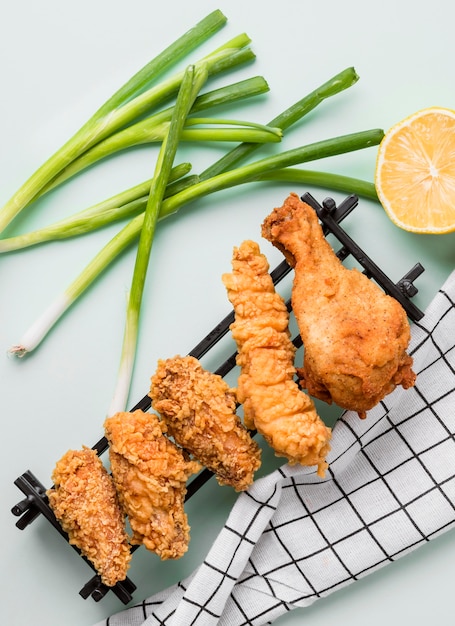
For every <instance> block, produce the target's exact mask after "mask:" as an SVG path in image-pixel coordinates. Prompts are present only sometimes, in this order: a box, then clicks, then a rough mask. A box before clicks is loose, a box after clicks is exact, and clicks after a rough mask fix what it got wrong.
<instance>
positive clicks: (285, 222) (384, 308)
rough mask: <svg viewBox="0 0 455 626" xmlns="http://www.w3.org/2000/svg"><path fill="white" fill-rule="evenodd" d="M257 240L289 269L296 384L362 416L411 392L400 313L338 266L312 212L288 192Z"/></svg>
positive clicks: (390, 301) (369, 285)
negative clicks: (299, 358)
mask: <svg viewBox="0 0 455 626" xmlns="http://www.w3.org/2000/svg"><path fill="white" fill-rule="evenodd" d="M262 235H263V236H264V237H265V238H266V239H268V240H269V241H270V242H272V244H274V245H275V246H276V247H277V248H278V249H279V250H281V251H282V252H283V254H284V255H285V258H286V259H287V261H288V263H289V264H290V265H291V266H292V267H293V268H294V270H295V273H294V284H293V291H292V308H293V310H294V313H295V316H296V319H297V323H298V326H299V330H300V334H301V337H302V340H303V344H304V363H303V368H301V369H299V370H298V374H299V376H300V377H301V380H302V386H303V387H304V388H306V389H307V390H308V392H309V393H310V394H311V395H312V396H313V397H316V398H320V399H321V400H325V401H326V402H328V403H331V402H335V403H336V404H337V405H338V406H340V407H342V408H345V409H351V410H353V411H356V412H357V413H358V414H359V416H360V417H362V418H363V417H365V416H366V411H368V410H369V409H371V408H372V407H374V406H375V405H376V404H377V403H378V402H379V401H380V400H382V399H383V398H384V396H386V395H387V394H389V393H390V392H391V391H393V390H394V389H395V387H396V386H397V385H402V386H403V387H404V388H405V389H407V388H409V387H411V386H413V384H414V382H415V374H414V372H413V371H412V358H411V357H410V356H409V355H408V354H407V353H406V349H407V347H408V344H409V340H410V328H409V322H408V319H407V316H406V313H405V311H404V309H403V307H402V306H401V305H400V303H399V302H397V300H395V299H394V298H392V297H390V296H388V295H386V294H384V293H383V291H382V290H381V289H380V288H379V287H378V286H377V285H376V284H375V283H373V282H372V281H371V280H369V279H368V278H367V277H366V276H365V275H364V274H362V273H361V272H359V271H358V270H357V269H347V268H345V267H344V266H343V265H342V263H341V261H340V260H339V259H338V257H337V256H336V254H335V253H334V251H333V249H332V248H331V246H330V245H329V243H328V242H327V241H326V239H325V237H324V235H323V232H322V228H321V226H320V224H319V220H318V218H317V214H316V212H315V211H314V209H312V208H311V207H310V206H309V205H308V204H306V203H304V202H302V201H301V200H300V198H299V197H298V196H297V195H296V194H291V195H290V196H289V197H288V198H287V199H286V201H285V202H284V204H283V206H282V207H280V208H276V209H275V210H274V211H273V212H272V213H271V214H270V215H269V216H268V217H267V218H266V219H265V220H264V223H263V225H262Z"/></svg>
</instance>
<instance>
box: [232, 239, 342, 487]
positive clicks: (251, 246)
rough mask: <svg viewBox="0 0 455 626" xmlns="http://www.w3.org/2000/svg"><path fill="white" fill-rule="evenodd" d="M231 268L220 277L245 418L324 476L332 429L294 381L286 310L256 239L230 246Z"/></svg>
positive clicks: (293, 459)
mask: <svg viewBox="0 0 455 626" xmlns="http://www.w3.org/2000/svg"><path fill="white" fill-rule="evenodd" d="M232 268H233V272H232V273H230V274H224V275H223V282H224V285H225V286H226V289H227V294H228V298H229V300H230V301H231V303H232V305H233V307H234V311H235V321H234V323H233V324H232V325H231V331H232V335H233V337H234V340H235V341H236V343H237V347H238V356H237V363H238V365H239V366H240V368H241V370H240V375H239V379H238V387H237V399H238V401H239V402H240V403H242V404H243V409H244V415H245V423H246V425H247V426H248V427H250V428H256V429H257V430H258V432H260V433H261V434H262V436H263V437H264V438H265V440H266V441H267V442H268V443H269V445H270V446H271V447H272V448H273V449H274V450H275V452H276V454H277V456H284V457H286V458H287V459H288V461H289V462H290V463H300V464H302V465H309V466H311V465H316V466H317V472H318V474H319V475H320V476H323V475H324V472H325V469H326V468H327V463H326V461H325V457H326V455H327V453H328V451H329V449H330V445H329V440H330V436H331V431H330V429H329V428H327V427H326V426H325V424H324V423H323V421H322V420H321V419H320V417H319V416H318V414H317V412H316V409H315V406H314V404H313V402H312V400H311V398H309V397H308V396H307V395H306V394H305V393H304V392H303V391H302V390H301V389H299V387H298V385H297V383H296V382H295V381H294V375H295V368H294V364H293V362H294V356H295V348H294V345H293V344H292V341H291V339H290V333H289V329H288V323H289V314H288V311H287V308H286V304H285V302H284V301H283V299H282V298H281V296H280V295H279V294H278V293H277V292H276V291H275V287H274V285H273V281H272V278H271V276H270V274H269V273H268V270H269V264H268V261H267V259H266V257H265V256H264V255H263V254H262V253H261V252H260V249H259V246H258V244H257V243H255V242H253V241H244V242H243V243H242V244H241V246H240V247H239V248H234V254H233V260H232Z"/></svg>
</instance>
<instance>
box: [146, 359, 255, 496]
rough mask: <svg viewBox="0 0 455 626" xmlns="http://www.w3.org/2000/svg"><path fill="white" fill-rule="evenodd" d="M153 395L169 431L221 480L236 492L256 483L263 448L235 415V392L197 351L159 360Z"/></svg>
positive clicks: (151, 394)
mask: <svg viewBox="0 0 455 626" xmlns="http://www.w3.org/2000/svg"><path fill="white" fill-rule="evenodd" d="M149 395H150V397H151V398H152V406H153V408H154V409H155V410H156V411H158V413H160V415H161V417H162V419H163V420H164V421H165V422H166V425H167V428H168V431H169V434H170V435H172V437H174V439H175V441H176V442H177V443H178V444H179V445H180V446H182V447H183V448H185V450H188V452H190V453H191V454H192V455H193V456H194V457H195V458H196V459H198V461H200V462H201V463H202V464H203V465H205V466H206V467H208V468H209V469H210V470H211V471H212V472H213V473H214V474H215V477H216V479H217V481H218V483H219V484H220V485H230V486H231V487H233V488H234V489H235V490H236V491H243V490H245V489H247V488H248V487H249V485H251V483H252V482H253V477H254V473H255V471H256V470H257V469H258V468H259V467H260V464H261V461H260V459H261V449H260V448H259V446H258V444H257V443H256V442H255V441H254V439H252V438H251V435H250V434H249V433H248V431H247V430H246V428H245V427H244V426H243V424H242V422H241V420H240V418H239V417H238V415H236V412H235V411H236V398H235V392H234V391H233V390H232V389H230V388H229V386H228V384H227V383H226V382H225V381H224V380H223V378H222V377H221V376H218V375H217V374H213V373H212V372H208V371H207V370H205V369H204V368H203V367H202V366H201V364H200V362H199V361H198V360H197V359H195V358H194V357H192V356H186V357H180V356H176V357H174V358H171V359H166V360H159V361H158V366H157V370H156V372H155V374H154V375H153V376H152V378H151V387H150V393H149Z"/></svg>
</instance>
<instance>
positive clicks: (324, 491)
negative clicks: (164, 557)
mask: <svg viewBox="0 0 455 626" xmlns="http://www.w3.org/2000/svg"><path fill="white" fill-rule="evenodd" d="M454 345H455V271H454V272H453V273H452V276H451V277H450V278H449V279H448V280H447V281H446V283H445V284H444V286H443V287H442V288H441V290H440V291H439V293H438V294H437V296H436V297H435V299H434V300H433V302H432V303H431V304H430V306H429V307H428V310H427V312H426V314H425V317H424V318H423V320H422V321H421V322H419V323H416V324H413V328H412V343H411V347H410V352H411V353H412V355H413V357H414V369H415V371H416V373H417V384H416V386H415V387H414V388H412V389H409V390H407V391H404V390H402V389H401V388H399V389H397V390H396V391H395V392H393V393H392V394H391V395H389V396H387V397H386V399H385V400H384V401H383V402H381V403H380V404H379V405H378V406H377V407H375V409H373V410H372V411H369V413H368V416H367V418H366V419H365V420H360V419H359V418H358V416H357V414H353V413H351V412H348V413H345V414H344V415H343V417H342V418H341V419H340V420H339V421H338V422H337V424H336V426H335V428H334V432H333V440H332V451H331V453H330V456H329V459H328V460H329V462H330V469H329V471H328V474H327V476H326V478H325V479H324V480H321V479H320V478H318V477H317V476H316V475H315V473H314V471H313V470H311V469H310V468H302V467H296V466H293V467H291V466H289V465H284V466H283V467H281V468H280V469H279V470H276V471H275V472H273V473H272V474H270V475H268V476H266V477H264V478H262V479H259V480H258V481H257V482H256V483H255V484H254V485H253V486H252V487H251V488H250V489H249V490H248V491H247V492H245V493H242V494H241V495H240V496H239V498H238V499H237V501H236V503H235V505H234V507H233V509H232V511H231V513H230V515H229V518H228V520H227V522H226V525H225V526H224V528H223V529H222V531H221V532H220V534H219V536H218V538H217V539H216V541H215V543H214V544H213V546H212V547H211V549H210V550H209V552H208V554H207V556H206V557H205V559H204V562H203V563H202V565H201V566H200V567H199V568H198V569H197V570H196V571H195V572H194V573H193V574H192V576H190V577H189V578H188V579H186V580H183V581H181V582H180V583H179V584H177V585H175V586H173V587H171V588H169V589H166V590H164V591H162V592H160V593H158V594H156V595H154V596H152V597H150V598H148V599H147V600H145V601H143V602H141V603H140V604H139V605H137V606H135V607H132V608H129V609H126V610H124V611H123V612H121V613H118V614H116V615H114V616H112V617H110V618H108V619H107V620H104V621H102V622H100V623H99V624H98V625H97V626H139V625H141V626H152V625H153V626H155V625H157V624H166V626H190V625H195V626H202V625H204V626H205V625H207V626H208V625H214V624H220V625H229V626H241V625H246V624H255V625H259V624H265V623H270V622H272V621H273V620H274V619H276V618H278V617H279V616H280V615H281V614H283V613H285V612H287V611H289V610H292V609H293V608H295V607H305V606H308V605H310V604H312V603H313V602H314V601H315V600H317V599H318V598H321V597H323V596H327V595H328V594H330V593H331V592H333V591H335V590H338V589H341V588H342V587H344V586H346V585H348V584H349V583H351V582H353V581H355V580H357V579H359V578H361V577H363V576H365V575H367V574H369V573H370V572H373V571H375V570H377V569H378V568H380V567H382V566H384V565H387V564H388V563H391V562H392V561H395V560H396V559H398V558H400V557H401V556H403V555H405V554H407V553H409V552H410V551H412V550H414V549H416V548H418V547H419V546H421V545H423V544H425V543H426V542H427V541H429V540H431V539H432V538H433V537H436V536H437V535H439V534H441V533H443V532H445V531H447V530H449V529H451V528H452V527H453V526H454V524H455V441H454V432H455V349H454Z"/></svg>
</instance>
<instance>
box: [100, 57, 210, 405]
mask: <svg viewBox="0 0 455 626" xmlns="http://www.w3.org/2000/svg"><path fill="white" fill-rule="evenodd" d="M207 77H208V70H207V67H206V65H205V64H201V65H198V66H193V65H190V66H189V67H188V68H187V70H186V72H185V74H184V77H183V79H182V83H181V87H180V90H179V93H178V95H177V101H176V104H175V108H174V111H173V115H172V119H171V122H170V125H169V131H168V133H167V135H166V137H165V138H164V140H163V143H162V146H161V149H160V152H159V155H158V159H157V162H156V166H155V174H154V177H153V180H152V184H151V187H150V194H149V197H148V201H147V206H146V209H145V213H144V219H143V223H142V227H141V232H140V237H139V245H138V249H137V254H136V263H135V266H134V272H133V278H132V283H131V291H130V294H129V298H128V307H127V315H126V324H125V333H124V338H123V346H122V354H121V359H120V369H119V374H118V379H117V385H116V388H115V391H114V396H113V398H112V402H111V406H110V409H109V412H108V414H109V415H113V414H114V413H117V412H118V411H124V410H125V409H126V405H127V400H128V394H129V390H130V385H131V379H132V374H133V367H134V361H135V355H136V346H137V337H138V325H139V315H140V310H141V303H142V297H143V292H144V285H145V278H146V274H147V268H148V264H149V258H150V253H151V249H152V244H153V238H154V235H155V227H156V223H157V220H158V216H159V214H160V209H161V204H162V201H163V198H164V193H165V190H166V186H167V184H168V181H169V176H170V172H171V168H172V164H173V161H174V158H175V154H176V152H177V147H178V145H179V142H180V139H181V136H182V131H183V127H184V124H185V121H186V118H187V116H188V113H189V111H190V109H191V106H192V104H193V102H194V100H195V98H196V96H197V94H198V92H199V91H200V89H201V88H202V86H203V84H204V83H205V81H206V80H207Z"/></svg>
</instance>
